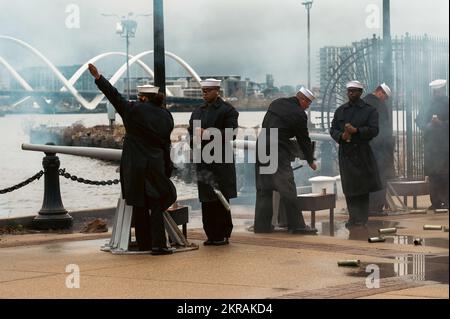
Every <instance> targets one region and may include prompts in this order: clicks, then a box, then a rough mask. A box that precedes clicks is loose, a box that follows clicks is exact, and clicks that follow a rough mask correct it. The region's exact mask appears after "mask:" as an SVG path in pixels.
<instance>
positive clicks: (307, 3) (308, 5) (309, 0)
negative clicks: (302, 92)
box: [302, 0, 313, 90]
mask: <svg viewBox="0 0 450 319" xmlns="http://www.w3.org/2000/svg"><path fill="white" fill-rule="evenodd" d="M302 4H303V5H304V6H305V8H306V12H307V13H308V21H307V23H308V89H309V90H311V20H310V11H311V8H312V5H313V0H307V1H305V2H302Z"/></svg>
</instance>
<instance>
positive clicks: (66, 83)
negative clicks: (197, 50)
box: [0, 35, 201, 110]
mask: <svg viewBox="0 0 450 319" xmlns="http://www.w3.org/2000/svg"><path fill="white" fill-rule="evenodd" d="M0 40H2V41H9V42H13V43H16V44H19V45H20V46H22V47H24V48H25V49H27V50H28V51H30V52H31V53H32V54H33V55H35V56H36V57H38V58H39V59H40V60H41V61H42V62H44V64H46V65H47V66H48V67H49V69H50V70H51V72H52V73H53V74H54V75H55V76H56V78H57V79H58V80H59V81H60V82H61V85H62V87H61V89H60V92H68V93H70V94H71V95H72V96H73V97H74V98H75V99H76V100H77V101H78V102H79V103H80V104H81V105H82V106H83V107H84V108H86V109H88V110H93V109H95V108H96V107H97V106H98V105H99V104H100V103H101V102H102V100H103V99H104V95H103V94H98V95H96V96H95V97H94V98H93V99H92V100H91V101H88V100H87V99H85V98H84V97H83V96H82V95H81V94H80V92H78V91H77V89H76V88H75V87H74V85H75V84H76V82H77V81H78V79H79V78H80V77H81V76H82V75H83V73H84V72H86V71H87V70H88V64H89V63H95V62H97V61H99V60H101V59H104V58H106V57H109V56H126V54H125V53H123V52H106V53H102V54H99V55H97V56H95V57H93V58H92V59H90V60H89V61H87V62H86V63H85V64H83V65H82V66H81V67H80V68H79V69H78V70H77V71H76V72H75V73H74V74H73V75H72V76H71V77H70V79H66V78H65V76H64V75H63V74H62V73H61V72H60V71H59V70H58V69H57V68H56V66H55V65H54V64H53V63H52V62H51V61H50V60H49V59H47V58H46V57H45V56H44V55H43V54H42V53H41V52H40V51H39V50H38V49H36V48H34V47H33V46H31V45H30V44H28V43H26V42H24V41H22V40H19V39H16V38H13V37H10V36H4V35H0ZM150 54H153V50H150V51H145V52H142V53H139V54H137V55H135V56H132V55H129V65H130V66H131V65H133V64H135V63H137V64H138V66H139V67H141V68H142V69H143V70H144V72H145V73H147V74H148V75H149V76H150V77H151V78H153V77H154V73H153V70H152V69H151V68H150V67H149V66H148V65H147V64H145V63H144V62H143V61H142V60H141V59H142V58H143V57H145V56H147V55H150ZM165 54H166V56H167V57H169V58H171V59H173V60H174V61H175V62H177V63H178V64H179V65H181V66H182V67H183V68H184V69H185V70H186V71H187V72H188V73H189V74H190V75H191V76H192V77H193V79H194V80H195V81H196V82H198V83H200V81H201V79H200V77H199V75H198V74H197V72H195V71H194V69H193V68H192V67H191V66H190V65H189V64H188V63H187V62H186V61H184V60H183V59H182V58H180V57H179V56H177V55H175V54H174V53H171V52H167V51H166V53H165ZM0 64H1V65H3V66H4V67H5V68H6V70H7V71H8V72H9V73H10V74H11V76H12V77H13V78H14V79H16V80H17V81H18V83H19V84H20V86H21V87H22V88H23V89H24V90H25V91H27V92H30V94H31V93H32V92H34V89H33V88H32V87H31V85H30V84H29V83H28V82H27V81H26V80H25V79H24V78H23V77H22V76H21V75H20V74H19V73H18V72H17V71H16V70H15V69H14V68H13V67H12V66H11V64H9V63H8V62H7V61H6V60H5V59H4V58H3V57H2V56H1V50H0ZM126 69H127V64H126V63H124V64H123V65H122V66H121V67H120V68H119V69H118V70H117V71H116V73H115V74H114V75H113V76H112V77H111V78H110V79H109V81H110V82H111V84H112V85H114V84H116V83H117V81H119V80H120V78H121V77H122V76H123V75H124V74H125V72H126ZM166 94H167V96H172V93H171V92H170V90H168V89H167V90H166ZM29 98H30V96H26V97H24V98H22V99H21V100H19V101H18V102H16V103H14V105H13V106H15V105H18V104H20V103H22V102H24V101H26V100H27V99H29Z"/></svg>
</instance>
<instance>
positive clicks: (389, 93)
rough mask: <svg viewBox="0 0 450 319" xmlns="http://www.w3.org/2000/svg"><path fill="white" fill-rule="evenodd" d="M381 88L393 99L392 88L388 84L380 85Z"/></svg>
mask: <svg viewBox="0 0 450 319" xmlns="http://www.w3.org/2000/svg"><path fill="white" fill-rule="evenodd" d="M380 87H381V88H382V89H383V91H384V93H386V95H387V96H388V97H391V95H392V91H391V88H390V87H389V86H388V85H387V84H386V83H382V84H380Z"/></svg>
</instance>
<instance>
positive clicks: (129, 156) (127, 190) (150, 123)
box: [95, 76, 177, 211]
mask: <svg viewBox="0 0 450 319" xmlns="http://www.w3.org/2000/svg"><path fill="white" fill-rule="evenodd" d="M95 83H96V84H97V86H98V88H99V89H100V91H102V92H103V94H105V96H106V97H107V99H108V100H109V101H110V102H111V104H112V105H113V106H114V108H115V109H116V111H117V112H118V113H119V114H120V116H121V117H122V120H123V123H124V126H125V130H126V135H125V140H124V143H123V150H122V159H121V162H120V181H121V188H122V196H123V198H124V199H125V200H126V202H127V204H128V205H132V206H138V207H145V203H146V201H145V200H146V197H147V198H150V199H152V200H158V201H160V204H161V209H162V210H163V211H164V210H166V209H167V208H168V207H169V206H170V205H171V204H173V203H174V202H175V200H176V196H177V195H176V189H175V187H174V185H173V184H172V182H171V181H170V176H171V173H172V162H171V160H170V146H171V141H170V133H171V132H172V130H173V127H174V123H173V118H172V115H171V114H170V112H169V111H167V110H166V109H164V108H162V107H159V106H156V105H154V104H152V103H142V102H129V101H127V100H125V99H124V98H123V97H122V96H121V95H120V93H119V92H118V91H117V90H116V89H115V88H114V87H113V86H112V85H111V84H110V83H109V82H108V80H106V79H105V78H104V77H103V76H102V77H101V78H100V79H99V80H96V81H95Z"/></svg>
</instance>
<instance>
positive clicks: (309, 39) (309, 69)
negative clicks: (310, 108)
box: [306, 5, 311, 90]
mask: <svg viewBox="0 0 450 319" xmlns="http://www.w3.org/2000/svg"><path fill="white" fill-rule="evenodd" d="M306 10H307V11H308V89H309V90H311V20H310V11H311V6H310V5H309V6H308V7H307V8H306Z"/></svg>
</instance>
